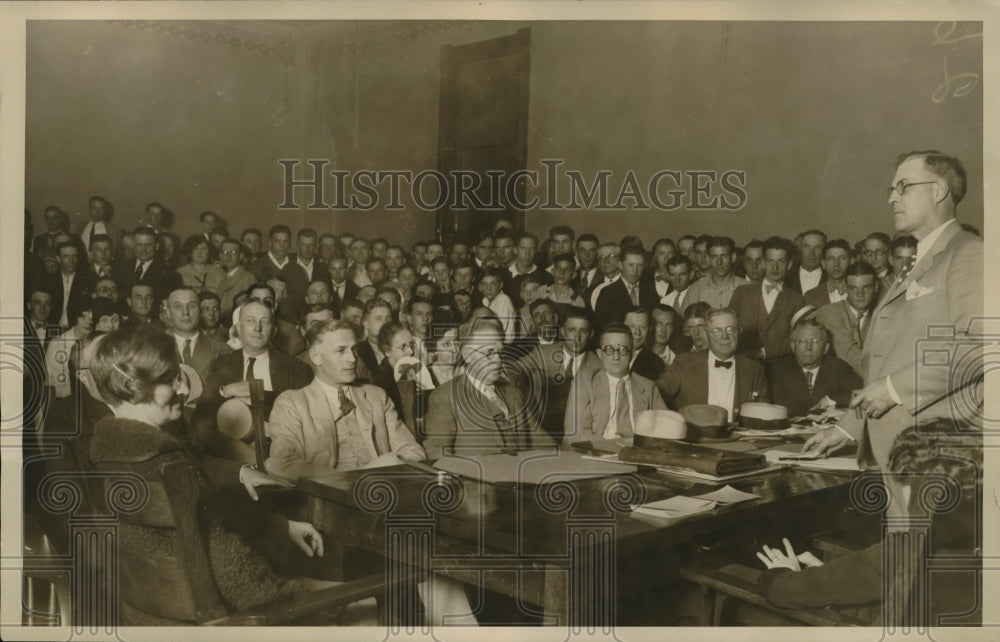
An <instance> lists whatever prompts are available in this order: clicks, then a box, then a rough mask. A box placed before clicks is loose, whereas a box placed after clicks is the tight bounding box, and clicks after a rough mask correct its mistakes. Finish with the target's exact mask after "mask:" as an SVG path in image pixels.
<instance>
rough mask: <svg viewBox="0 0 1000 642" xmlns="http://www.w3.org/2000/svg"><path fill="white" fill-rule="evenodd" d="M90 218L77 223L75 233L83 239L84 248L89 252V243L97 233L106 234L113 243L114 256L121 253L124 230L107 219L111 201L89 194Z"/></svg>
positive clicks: (110, 209) (110, 210)
mask: <svg viewBox="0 0 1000 642" xmlns="http://www.w3.org/2000/svg"><path fill="white" fill-rule="evenodd" d="M88 207H89V209H90V220H88V221H87V222H86V223H83V222H81V223H80V224H78V225H77V229H76V230H75V233H76V235H77V236H79V237H80V239H81V240H82V241H83V246H84V248H85V249H86V250H87V251H88V252H89V251H90V244H91V242H92V241H93V239H94V237H95V236H96V235H98V234H107V235H108V236H109V237H110V238H111V242H112V243H113V244H114V251H115V256H121V254H122V239H123V237H124V236H125V232H124V231H123V230H122V228H120V227H118V226H117V225H115V224H114V223H112V222H111V221H110V220H109V219H110V218H111V214H112V207H111V203H109V202H108V201H107V199H105V198H104V197H103V196H96V195H95V196H91V197H90V201H89V203H88Z"/></svg>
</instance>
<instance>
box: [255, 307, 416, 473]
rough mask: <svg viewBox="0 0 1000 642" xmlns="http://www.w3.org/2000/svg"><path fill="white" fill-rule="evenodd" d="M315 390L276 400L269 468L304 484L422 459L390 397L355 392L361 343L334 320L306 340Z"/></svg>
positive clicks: (360, 388)
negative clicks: (312, 478) (339, 472)
mask: <svg viewBox="0 0 1000 642" xmlns="http://www.w3.org/2000/svg"><path fill="white" fill-rule="evenodd" d="M307 338H308V344H309V358H310V360H311V361H312V363H313V365H314V366H315V371H316V376H315V378H314V379H313V381H312V383H310V384H309V385H307V386H306V387H304V388H302V389H300V390H286V391H285V392H283V393H281V394H280V395H278V398H277V399H275V400H274V407H273V408H272V409H271V419H270V424H269V426H268V436H269V437H271V455H270V456H269V457H268V459H267V464H266V466H267V469H268V471H270V472H274V473H276V474H278V475H284V476H286V477H293V478H298V477H302V476H306V475H315V474H320V473H323V472H326V471H328V470H330V469H331V468H340V469H345V470H351V469H355V468H370V467H376V466H389V465H393V464H398V463H400V458H402V459H414V460H419V459H423V458H424V450H423V449H422V448H421V447H420V446H419V444H417V442H416V440H414V438H413V435H412V434H411V433H410V431H409V430H408V429H407V427H406V424H404V423H403V420H402V419H400V417H399V415H398V414H396V410H395V408H394V407H393V405H392V402H391V401H390V400H389V397H388V395H386V393H385V391H384V390H382V389H381V388H379V387H378V386H373V385H367V384H363V385H351V384H353V383H354V379H355V377H356V375H357V368H356V364H357V357H356V356H355V354H354V352H353V350H351V348H352V347H353V346H354V344H355V343H357V341H356V339H355V335H354V329H353V328H352V327H351V325H350V324H348V323H346V322H344V321H339V320H332V321H326V322H323V323H320V324H318V325H316V326H314V327H313V328H312V329H311V330H309V333H308V337H307Z"/></svg>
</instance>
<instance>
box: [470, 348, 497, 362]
mask: <svg viewBox="0 0 1000 642" xmlns="http://www.w3.org/2000/svg"><path fill="white" fill-rule="evenodd" d="M469 347H470V348H471V349H472V350H474V351H476V352H478V353H479V354H481V355H483V356H484V357H486V358H487V359H497V358H499V357H500V353H501V351H500V350H498V349H497V348H487V349H486V350H480V349H479V348H477V347H475V346H469Z"/></svg>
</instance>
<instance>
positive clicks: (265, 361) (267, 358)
mask: <svg viewBox="0 0 1000 642" xmlns="http://www.w3.org/2000/svg"><path fill="white" fill-rule="evenodd" d="M193 349H194V348H192V350H193ZM254 359H255V361H254V362H253V378H254V379H263V380H264V390H269V391H271V392H274V387H273V386H272V385H271V353H270V351H268V350H265V351H264V352H263V354H259V355H257V356H256V357H254ZM248 363H250V357H249V356H248V355H247V353H246V352H245V351H244V352H243V372H242V373H240V379H241V380H242V378H243V375H245V374H246V372H247V364H248Z"/></svg>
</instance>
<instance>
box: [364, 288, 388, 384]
mask: <svg viewBox="0 0 1000 642" xmlns="http://www.w3.org/2000/svg"><path fill="white" fill-rule="evenodd" d="M395 320H396V315H395V313H394V312H393V311H392V307H391V306H390V305H389V304H388V303H387V302H386V301H384V300H382V299H372V300H371V301H369V302H368V303H366V304H365V312H364V316H362V317H361V328H362V329H363V330H364V331H365V338H364V339H362V340H360V341H358V342H357V343H356V344H355V345H354V354H356V355H357V357H358V364H357V370H358V373H357V375H358V379H359V380H362V381H365V382H367V383H371V382H373V381H374V380H375V375H376V373H377V372H378V371H379V369H380V366H381V365H382V362H383V361H384V360H385V354H383V353H382V350H381V349H379V346H378V333H379V330H381V329H382V326H384V325H385V324H386V323H388V322H389V321H395Z"/></svg>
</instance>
